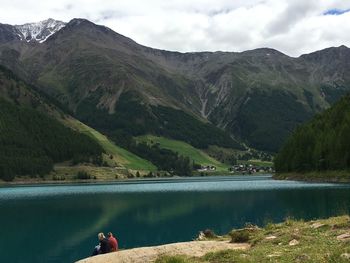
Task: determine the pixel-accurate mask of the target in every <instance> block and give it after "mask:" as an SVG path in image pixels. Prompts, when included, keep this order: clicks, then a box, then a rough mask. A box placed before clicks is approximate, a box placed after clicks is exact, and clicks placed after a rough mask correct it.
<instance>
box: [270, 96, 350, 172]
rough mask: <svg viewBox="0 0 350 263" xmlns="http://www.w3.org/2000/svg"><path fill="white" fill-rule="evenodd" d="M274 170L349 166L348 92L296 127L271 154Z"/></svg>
mask: <svg viewBox="0 0 350 263" xmlns="http://www.w3.org/2000/svg"><path fill="white" fill-rule="evenodd" d="M275 168H276V171H277V172H292V171H296V172H308V171H325V170H347V169H349V168H350V95H347V96H345V97H343V98H342V99H341V100H340V101H338V102H337V103H336V104H334V105H333V106H332V107H331V108H330V109H328V110H326V111H324V112H323V113H321V114H319V115H317V116H315V117H314V118H313V119H312V120H311V121H310V122H308V123H306V124H304V125H302V126H300V127H298V128H297V129H296V130H295V132H294V133H293V134H292V136H291V137H290V138H289V139H288V140H287V141H286V143H285V145H284V146H283V147H282V149H281V150H280V152H279V153H278V154H277V156H276V158H275Z"/></svg>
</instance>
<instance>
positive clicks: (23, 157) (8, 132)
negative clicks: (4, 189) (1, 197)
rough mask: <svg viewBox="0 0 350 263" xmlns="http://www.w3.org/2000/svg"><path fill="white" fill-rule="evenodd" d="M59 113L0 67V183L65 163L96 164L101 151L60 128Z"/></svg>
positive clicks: (77, 135)
mask: <svg viewBox="0 0 350 263" xmlns="http://www.w3.org/2000/svg"><path fill="white" fill-rule="evenodd" d="M62 115H63V113H62V112H61V111H59V110H57V108H56V106H55V105H53V104H50V103H48V102H47V101H46V99H45V98H44V97H42V96H40V95H39V94H38V93H37V92H36V91H35V90H33V89H32V87H30V86H28V85H26V84H25V83H24V82H22V81H20V80H19V79H18V78H17V77H16V76H15V75H14V74H13V73H12V72H11V71H9V70H7V69H5V68H3V67H0V179H4V180H8V181H10V180H12V179H13V178H14V177H15V176H16V175H30V176H36V175H41V176H42V175H44V174H47V173H48V172H50V171H51V170H52V169H53V164H54V163H56V162H62V161H66V160H72V159H74V160H79V161H85V162H95V163H98V162H99V161H100V159H101V154H102V152H103V149H102V148H101V146H99V145H98V144H97V143H96V142H95V141H94V140H92V139H90V138H89V137H88V136H86V135H83V134H80V133H78V132H76V131H73V130H72V129H70V128H68V127H66V126H64V125H63V124H62V123H61V122H60V121H58V120H57V119H60V118H62Z"/></svg>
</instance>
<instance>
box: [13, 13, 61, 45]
mask: <svg viewBox="0 0 350 263" xmlns="http://www.w3.org/2000/svg"><path fill="white" fill-rule="evenodd" d="M65 25H66V23H64V22H62V21H57V20H54V19H52V18H49V19H47V20H44V21H41V22H38V23H28V24H24V25H16V26H14V27H15V29H16V30H17V31H18V32H19V33H18V36H19V37H20V40H25V41H27V42H32V41H35V42H39V43H43V42H44V41H46V40H47V39H48V38H49V37H50V36H51V35H53V34H55V33H56V32H57V31H58V30H60V29H61V28H63V27H64V26H65Z"/></svg>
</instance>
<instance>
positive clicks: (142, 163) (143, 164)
mask: <svg viewBox="0 0 350 263" xmlns="http://www.w3.org/2000/svg"><path fill="white" fill-rule="evenodd" d="M66 121H67V122H68V124H69V126H71V127H73V128H75V129H77V130H79V131H80V132H82V133H85V134H87V135H88V136H90V137H91V138H93V139H95V140H96V141H98V142H99V144H100V145H101V146H102V147H103V149H104V150H105V151H106V153H107V154H108V155H112V157H113V160H115V163H116V164H118V165H122V166H123V167H125V168H127V169H131V170H143V171H156V170H157V168H156V167H155V166H154V165H153V164H152V163H151V162H149V161H147V160H145V159H142V158H140V157H139V156H137V155H135V154H133V153H131V152H129V151H127V150H125V149H123V148H121V147H119V146H117V145H115V144H114V143H113V142H111V141H110V140H108V138H107V137H106V136H105V135H103V134H102V133H100V132H98V131H96V130H94V129H93V128H91V127H89V126H87V125H85V124H83V123H81V122H80V121H78V120H75V119H67V120H66Z"/></svg>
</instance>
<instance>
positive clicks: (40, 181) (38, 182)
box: [0, 173, 273, 187]
mask: <svg viewBox="0 0 350 263" xmlns="http://www.w3.org/2000/svg"><path fill="white" fill-rule="evenodd" d="M264 175H269V176H273V174H265V173H263V174H261V173H257V174H251V175H247V174H246V175H243V174H228V173H223V174H222V175H221V176H225V177H236V176H246V177H249V176H264ZM218 176H219V175H217V174H215V175H210V174H208V175H205V176H169V177H166V176H163V177H139V178H119V179H111V180H107V179H87V180H71V179H68V180H44V179H38V178H28V179H24V180H23V178H18V179H17V180H15V181H11V182H5V181H1V180H0V187H6V186H30V185H35V186H40V185H74V184H77V185H78V184H108V183H111V184H113V183H132V182H147V181H149V182H151V181H159V180H179V179H181V180H191V179H198V178H206V177H218ZM20 179H22V180H20Z"/></svg>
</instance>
